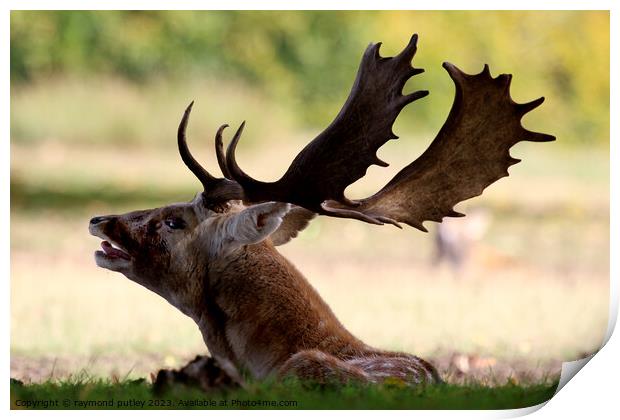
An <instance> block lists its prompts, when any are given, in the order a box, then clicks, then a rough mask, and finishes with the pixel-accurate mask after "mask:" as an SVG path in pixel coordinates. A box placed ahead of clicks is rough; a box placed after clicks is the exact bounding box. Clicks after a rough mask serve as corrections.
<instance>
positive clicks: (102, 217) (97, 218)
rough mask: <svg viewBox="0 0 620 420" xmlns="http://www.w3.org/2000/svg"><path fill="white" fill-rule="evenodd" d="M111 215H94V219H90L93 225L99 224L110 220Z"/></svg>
mask: <svg viewBox="0 0 620 420" xmlns="http://www.w3.org/2000/svg"><path fill="white" fill-rule="evenodd" d="M108 219H109V217H107V216H97V217H93V218H92V219H90V224H91V225H97V224H99V223H101V222H103V221H105V220H108Z"/></svg>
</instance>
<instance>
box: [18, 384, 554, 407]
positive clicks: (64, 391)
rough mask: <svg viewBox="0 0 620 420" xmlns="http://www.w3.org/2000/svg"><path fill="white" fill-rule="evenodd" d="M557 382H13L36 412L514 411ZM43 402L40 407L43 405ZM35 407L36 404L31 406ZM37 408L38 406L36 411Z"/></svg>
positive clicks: (22, 402)
mask: <svg viewBox="0 0 620 420" xmlns="http://www.w3.org/2000/svg"><path fill="white" fill-rule="evenodd" d="M556 388H557V383H556V382H552V381H546V382H544V383H539V384H531V385H517V384H514V383H506V384H505V385H502V386H498V387H487V386H483V385H479V384H469V385H450V384H442V385H434V386H426V387H420V388H415V389H412V388H408V387H406V386H403V385H401V384H399V383H397V382H394V383H390V384H384V385H373V386H360V385H347V386H327V387H326V386H320V385H312V384H304V383H299V382H296V381H286V382H284V383H250V384H248V385H247V387H246V389H235V390H227V391H213V392H208V393H206V394H205V393H203V392H202V391H200V390H198V389H192V388H187V387H185V386H178V387H174V388H171V389H168V390H166V391H164V392H163V393H155V392H154V391H153V388H152V386H151V385H150V384H148V383H146V382H145V381H143V380H133V381H120V382H113V381H109V380H87V381H82V380H68V381H63V382H53V381H48V382H44V383H40V384H33V385H21V384H18V383H11V408H12V409H23V408H35V409H84V408H90V409H131V408H136V409H422V410H435V409H444V410H446V409H482V410H486V409H495V410H501V409H512V408H522V407H530V406H533V405H537V404H540V403H542V402H545V401H547V400H549V399H550V398H551V397H552V396H553V394H554V393H555V389H556ZM37 401H38V403H37ZM26 404H29V405H30V406H28V405H26ZM34 404H37V406H36V407H33V405H34Z"/></svg>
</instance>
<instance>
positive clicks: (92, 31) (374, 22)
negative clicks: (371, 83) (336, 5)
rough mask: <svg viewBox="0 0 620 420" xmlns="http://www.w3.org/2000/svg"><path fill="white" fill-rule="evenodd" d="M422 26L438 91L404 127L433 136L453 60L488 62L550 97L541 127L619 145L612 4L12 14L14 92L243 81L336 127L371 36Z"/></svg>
mask: <svg viewBox="0 0 620 420" xmlns="http://www.w3.org/2000/svg"><path fill="white" fill-rule="evenodd" d="M413 32H417V33H419V34H420V42H419V52H418V55H417V57H416V59H415V60H416V66H418V67H423V68H425V69H426V71H427V73H426V74H424V75H422V76H418V77H416V78H414V81H413V82H410V84H409V85H410V86H412V88H413V86H415V88H424V89H429V90H430V91H431V93H432V94H433V96H432V97H431V99H428V100H425V101H424V103H423V104H422V103H420V104H416V105H415V112H411V111H406V112H405V114H407V118H406V121H407V122H404V123H403V124H405V126H408V125H411V126H415V127H417V129H418V131H419V130H420V129H421V130H422V131H424V132H435V131H436V130H437V129H438V128H439V126H440V125H441V123H442V122H443V120H444V119H445V116H446V115H447V113H448V109H449V104H450V102H451V100H452V89H453V88H452V85H451V82H450V81H449V78H448V77H447V75H446V74H445V72H444V71H443V69H441V68H440V64H441V63H442V62H443V61H451V62H454V63H455V64H457V65H459V66H460V67H462V68H463V69H465V70H466V71H468V72H472V73H473V72H478V71H479V70H480V69H481V68H482V64H483V63H489V64H490V66H491V70H492V72H493V73H494V74H498V73H501V72H512V73H514V74H515V79H514V82H513V86H514V87H513V96H514V97H515V98H516V99H517V100H519V101H527V100H531V99H534V98H535V97H537V96H540V95H544V96H546V97H547V98H548V103H547V104H545V106H544V107H543V108H542V110H541V111H537V112H536V113H535V115H534V116H532V117H528V119H530V118H531V120H532V122H531V125H532V126H534V127H535V129H538V127H542V128H540V130H544V131H547V132H551V133H554V134H556V135H557V136H558V138H559V140H560V141H561V142H563V143H564V142H566V143H586V144H593V143H596V144H602V145H604V144H607V143H608V141H609V132H608V129H609V13H608V12H591V11H578V12H564V11H540V12H526V11H519V12H456V11H455V12H431V11H424V12H409V11H408V12H398V11H381V12H319V11H313V12H300V11H299V12H298V11H286V12H284V11H269V12H266V11H253V12H243V11H233V12H231V11H212V12H184V11H149V12H134V11H90V12H88V11H14V12H12V13H11V80H12V83H13V92H15V91H19V89H20V88H21V87H22V86H24V84H26V83H31V82H33V81H37V80H42V79H45V78H49V77H52V76H53V77H58V76H62V77H78V78H81V79H84V80H93V79H94V77H95V76H100V75H106V76H109V75H113V76H121V77H123V78H126V79H128V80H131V81H133V82H136V83H140V84H145V83H149V82H151V81H152V80H154V79H162V78H165V79H177V80H178V79H185V80H186V79H188V78H198V77H203V78H204V77H207V76H208V77H210V78H215V79H218V78H223V79H234V80H239V81H243V83H244V84H247V85H249V86H250V88H252V89H255V90H258V91H259V92H261V93H263V94H264V95H265V96H266V98H268V99H269V100H272V101H277V102H279V103H281V104H283V105H284V106H286V107H288V108H289V109H290V110H291V112H292V113H293V114H294V115H295V116H296V118H297V119H298V121H299V122H300V123H302V124H304V125H306V126H325V124H326V123H327V122H328V121H329V120H330V119H331V118H333V116H334V115H335V114H336V112H337V111H338V109H339V107H340V106H341V104H342V102H343V99H344V97H345V96H346V94H347V92H348V90H349V89H350V85H351V82H352V79H353V77H354V74H355V70H356V68H357V64H358V62H359V59H360V56H361V53H362V51H363V49H364V48H365V47H366V45H367V44H368V43H369V42H370V41H378V40H382V41H383V42H384V46H383V47H382V53H383V54H384V55H391V54H394V53H396V52H398V50H399V49H401V48H402V47H403V46H404V45H405V44H406V42H407V40H408V38H409V36H410V35H411V34H412V33H413ZM399 124H400V122H399Z"/></svg>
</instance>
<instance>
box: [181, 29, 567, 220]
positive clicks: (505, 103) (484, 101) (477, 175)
mask: <svg viewBox="0 0 620 420" xmlns="http://www.w3.org/2000/svg"><path fill="white" fill-rule="evenodd" d="M416 44H417V35H413V36H412V38H411V40H410V42H409V44H408V45H407V47H405V49H404V50H403V51H402V52H401V53H400V54H399V55H397V56H395V57H390V58H386V57H381V56H380V55H379V48H380V46H381V43H377V44H371V45H370V46H369V47H368V48H367V49H366V52H365V53H364V56H363V58H362V62H361V64H360V68H359V70H358V73H357V77H356V79H355V82H354V84H353V88H352V89H351V93H350V94H349V97H348V99H347V101H346V103H345V104H344V106H343V108H342V110H341V111H340V113H339V114H338V116H337V117H336V119H335V120H334V121H333V122H332V123H331V124H330V125H329V127H327V129H325V131H323V132H322V133H321V134H320V135H319V136H318V137H317V138H315V139H314V140H313V141H312V142H310V143H309V144H308V145H307V146H306V147H305V148H304V149H303V150H302V151H301V152H300V153H299V154H298V155H297V157H296V158H295V159H294V160H293V162H292V163H291V165H290V167H289V168H288V170H287V171H286V173H285V174H284V175H283V176H282V178H280V179H279V180H278V181H275V182H270V183H266V182H261V181H257V180H255V179H253V178H251V177H250V176H249V175H247V174H246V173H245V172H243V170H241V168H240V167H239V165H238V164H237V162H236V160H235V150H236V147H237V144H238V142H239V138H240V136H241V133H242V132H243V128H244V125H245V123H243V124H242V125H241V126H240V127H239V129H238V130H237V132H236V134H235V136H234V137H233V140H232V141H231V143H230V145H229V147H228V150H227V152H226V156H225V157H224V152H223V145H222V140H221V135H222V130H223V129H224V128H225V126H222V127H221V128H220V130H219V131H218V135H217V136H216V153H217V156H218V162H219V164H220V168H221V169H222V172H223V173H224V176H225V177H226V178H228V179H229V180H234V181H236V183H238V185H239V186H240V187H241V189H242V190H243V194H242V195H239V196H238V197H237V198H243V199H244V201H247V202H262V201H281V202H287V203H292V204H296V205H298V206H301V207H304V208H306V209H308V210H311V211H313V212H316V213H319V214H322V215H327V216H335V217H344V218H354V219H359V220H363V221H366V222H369V223H374V224H383V223H392V224H394V225H396V226H399V223H401V222H402V223H406V224H409V225H411V226H413V227H416V228H418V229H420V230H424V231H426V229H425V228H424V226H423V225H422V223H423V222H424V221H427V220H431V221H437V222H440V221H441V220H442V218H443V217H446V216H451V217H458V216H462V214H460V213H457V212H455V211H454V210H453V207H454V206H455V205H456V204H457V203H459V202H460V201H463V200H466V199H468V198H471V197H474V196H477V195H480V194H481V193H482V191H483V190H484V189H485V188H486V187H487V186H488V185H490V184H491V183H493V182H495V181H497V180H498V179H500V178H502V177H505V176H507V175H508V168H509V167H510V166H511V165H513V164H515V163H517V162H519V160H518V159H514V158H512V157H511V156H510V153H509V149H510V148H511V147H512V146H513V145H514V144H516V143H517V142H519V141H523V140H525V141H551V140H554V139H555V137H553V136H550V135H548V134H542V133H535V132H531V131H528V130H526V129H524V128H523V127H522V126H521V123H520V121H521V118H522V117H523V115H525V114H526V113H527V112H529V111H531V110H532V109H534V108H536V107H537V106H539V105H540V104H541V103H542V102H543V100H544V98H539V99H537V100H535V101H532V102H529V103H526V104H517V103H515V102H514V101H513V100H512V99H511V98H510V93H509V86H510V80H511V76H510V75H505V74H502V75H500V76H498V77H497V78H495V79H493V78H492V77H491V75H490V73H489V68H488V66H485V67H484V70H483V71H482V72H481V73H480V74H477V75H468V74H465V73H463V72H462V71H460V70H459V69H458V68H456V66H454V65H452V64H449V63H444V68H445V69H446V70H447V71H448V74H449V75H450V77H451V78H452V80H453V81H454V83H455V86H456V95H455V99H454V103H453V105H452V109H451V111H450V114H449V116H448V119H447V120H446V122H445V123H444V125H443V127H442V128H441V130H440V132H439V134H438V135H437V137H436V138H435V140H434V141H433V142H432V143H431V145H430V146H429V148H428V149H427V150H426V151H425V152H424V153H423V154H422V155H421V156H420V157H419V158H418V159H416V160H415V161H414V162H412V163H411V164H409V165H408V166H407V167H405V168H404V169H403V170H401V171H400V172H399V173H398V174H397V175H396V176H395V177H394V178H393V179H392V180H391V181H390V182H389V183H388V184H387V185H386V186H385V187H383V188H382V189H381V190H380V191H379V192H378V193H376V194H374V195H373V196H371V197H368V198H365V199H363V200H358V201H353V200H349V199H347V198H346V197H345V196H344V190H345V189H346V188H347V187H348V186H349V185H350V184H352V183H354V182H355V181H357V180H358V179H360V178H361V177H363V176H364V175H365V174H366V171H367V169H368V167H369V166H370V165H372V164H376V165H380V166H387V163H385V162H382V161H381V160H380V159H379V158H378V157H377V155H376V153H377V150H378V149H379V148H380V147H381V146H382V145H384V144H385V143H386V142H387V141H388V140H390V139H396V138H398V137H397V136H396V135H395V134H394V133H393V132H392V125H393V124H394V121H395V120H396V118H397V116H398V114H399V113H400V111H401V110H402V109H403V108H404V107H405V106H406V105H407V104H409V103H411V102H413V101H415V100H417V99H420V98H422V97H424V96H426V95H427V94H428V92H427V91H417V92H414V93H412V94H409V95H403V94H402V89H403V87H404V85H405V83H406V82H407V80H408V79H409V78H411V77H412V76H414V75H416V74H419V73H421V72H423V70H421V69H416V68H413V67H412V66H411V60H412V59H413V57H414V55H415V52H416ZM187 116H188V112H187V111H186V115H185V116H184V121H185V125H186V123H187V121H186V120H187ZM181 125H182V126H184V123H183V121H182V123H181ZM179 133H181V127H180V128H179ZM179 136H181V134H179ZM183 138H184V133H183ZM180 144H181V143H180ZM184 160H185V158H184ZM205 172H206V171H205ZM222 182H224V179H221V180H220V184H221V183H222ZM203 184H204V183H203ZM218 187H220V185H218ZM225 187H226V188H225V189H226V190H227V191H228V190H229V191H233V190H234V193H239V190H238V189H235V188H234V187H233V186H232V185H230V184H226V185H225ZM219 189H220V190H221V187H220V188H219ZM205 195H206V196H207V197H210V196H211V193H210V192H209V191H207V187H206V186H205ZM219 195H220V196H221V195H222V194H221V193H220V194H219ZM233 195H234V194H233Z"/></svg>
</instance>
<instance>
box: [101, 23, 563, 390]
mask: <svg viewBox="0 0 620 420" xmlns="http://www.w3.org/2000/svg"><path fill="white" fill-rule="evenodd" d="M380 45H381V43H377V44H370V45H369V46H368V48H367V49H366V51H365V53H364V54H363V57H362V61H361V64H360V67H359V70H358V72H357V76H356V79H355V82H354V84H353V88H352V90H351V92H350V94H349V97H348V99H347V101H346V103H345V104H344V106H343V108H342V110H341V111H340V113H339V114H338V115H337V116H336V118H335V120H334V121H333V122H332V123H331V124H330V125H329V126H328V127H327V128H326V129H325V130H324V131H323V132H322V133H321V134H319V136H318V137H316V138H315V139H314V140H312V141H311V142H310V143H309V144H308V145H307V146H306V147H305V148H304V149H303V150H302V151H301V152H300V153H299V154H298V155H297V157H296V158H295V159H294V160H293V162H292V163H291V165H290V167H289V169H288V170H287V171H286V173H285V174H284V175H283V176H282V177H281V178H280V179H279V180H278V181H275V182H260V181H257V180H255V179H253V178H251V177H250V176H249V175H247V174H246V173H245V172H244V171H243V170H242V169H241V168H240V167H239V166H238V164H237V162H236V159H235V150H236V148H237V145H238V142H239V138H240V137H241V133H242V131H243V127H244V125H245V122H244V123H242V124H241V126H240V127H239V129H238V130H237V131H236V134H235V135H234V137H233V139H232V141H231V143H230V145H229V146H228V149H227V151H226V152H224V147H223V141H222V134H223V130H224V129H225V128H226V127H227V125H224V126H222V127H221V128H220V129H219V130H218V132H217V134H216V137H215V152H216V155H217V159H218V163H219V166H220V169H221V171H222V173H223V175H224V177H223V178H217V177H214V176H212V175H211V174H210V173H209V172H207V170H205V169H204V168H203V167H202V166H201V165H200V164H199V163H198V162H197V161H196V160H195V159H194V157H193V156H192V155H191V153H190V151H189V149H188V146H187V143H186V135H185V132H186V127H187V124H188V119H189V115H190V111H191V109H192V105H193V102H192V104H190V105H189V107H188V108H187V109H186V111H185V113H184V115H183V118H182V120H181V123H180V125H179V128H178V133H177V141H178V149H179V152H180V155H181V158H182V160H183V162H184V163H185V165H186V166H187V167H188V168H189V169H190V170H191V171H192V172H193V174H194V175H195V176H196V177H197V178H198V179H199V180H200V182H201V183H202V186H203V189H204V191H202V192H200V193H198V194H197V195H196V197H195V198H194V199H193V200H192V201H190V202H188V203H180V204H171V205H168V206H165V207H161V208H156V209H152V210H142V211H134V212H131V213H127V214H122V215H111V216H103V217H95V218H93V219H91V220H90V226H89V230H90V233H91V234H93V235H95V236H98V237H100V238H102V239H103V240H104V241H103V242H102V244H101V247H102V250H99V251H96V252H95V261H96V263H97V265H98V266H100V267H103V268H107V269H109V270H112V271H117V272H120V273H122V274H124V275H125V276H126V277H128V278H129V279H131V280H133V281H135V282H136V283H138V284H140V285H142V286H144V287H146V288H147V289H149V290H151V291H153V292H155V293H157V294H158V295H160V296H161V297H163V298H164V299H166V300H167V301H168V302H170V303H171V304H172V305H174V306H175V307H176V308H178V309H179V310H181V311H182V312H183V313H184V314H186V315H188V316H189V317H191V318H192V319H193V320H194V321H195V322H196V324H197V325H198V327H199V328H200V331H201V332H202V335H203V338H204V341H205V344H206V346H207V348H208V350H209V353H210V354H211V356H212V357H213V358H214V359H215V361H217V362H218V364H219V365H220V366H221V367H222V368H223V369H224V370H225V372H227V373H228V374H230V375H231V376H236V377H238V372H246V373H247V374H249V375H251V376H252V377H253V378H256V379H259V380H260V379H264V378H267V377H285V376H289V375H291V376H297V377H300V378H303V379H312V380H315V381H320V382H327V381H332V380H333V381H336V382H346V381H350V380H353V381H362V382H367V383H376V382H382V381H384V380H385V379H386V378H396V379H397V380H402V381H404V382H405V383H407V384H412V385H413V384H420V383H434V382H438V381H440V378H439V375H438V373H437V371H436V369H435V368H434V367H433V366H432V365H431V364H430V363H427V362H425V361H424V360H422V359H420V358H418V357H416V356H413V355H410V354H406V353H400V352H392V351H384V350H379V349H376V348H373V347H371V346H369V345H367V344H365V343H363V342H362V341H360V340H359V339H357V338H356V337H354V336H353V335H352V334H351V333H350V332H349V331H347V329H346V328H345V327H344V326H343V325H342V324H341V323H340V322H339V321H338V319H337V318H336V317H335V316H334V314H333V312H332V311H331V310H330V308H329V306H328V305H327V304H326V303H325V302H324V301H323V299H321V297H320V296H319V294H318V293H317V292H316V291H315V289H314V288H313V287H312V286H311V285H310V283H308V281H307V280H306V279H305V278H304V276H303V275H302V274H301V273H300V272H299V271H297V269H296V268H295V267H294V266H293V265H292V264H291V263H290V262H289V261H287V260H286V259H285V258H284V257H283V256H282V255H281V254H280V253H278V251H277V250H276V247H277V246H279V245H282V244H284V243H286V242H287V241H289V240H290V239H291V238H294V237H295V236H296V235H297V233H298V232H299V231H301V230H302V229H304V228H305V227H306V225H307V224H308V223H309V221H310V220H311V219H312V218H313V217H314V216H315V215H322V216H331V217H340V218H353V219H358V220H361V221H364V222H368V223H373V224H377V225H382V224H385V223H389V224H393V225H395V226H398V227H400V223H405V224H408V225H410V226H412V227H415V228H417V229H419V230H422V231H426V229H425V227H424V226H423V224H422V223H423V222H424V221H435V222H441V220H442V219H443V218H444V217H446V216H450V217H459V216H463V215H462V214H460V213H457V212H456V211H454V210H453V206H454V205H456V204H457V203H459V202H461V201H463V200H466V199H468V198H471V197H474V196H477V195H480V194H481V193H482V191H483V189H484V188H486V187H487V186H488V185H490V184H491V183H493V182H495V181H497V180H498V179H500V178H502V177H505V176H508V168H509V167H510V166H511V165H513V164H515V163H517V162H519V160H518V159H515V158H513V157H511V156H510V153H509V149H510V148H511V147H512V146H513V145H514V144H516V143H517V142H519V141H523V140H525V141H534V142H544V141H551V140H554V139H555V138H554V137H553V136H551V135H548V134H542V133H536V132H532V131H529V130H526V129H525V128H523V127H522V126H521V123H520V120H521V118H522V117H523V116H524V115H525V114H526V113H527V112H529V111H531V110H533V109H534V108H536V107H538V106H539V105H540V104H541V103H542V102H543V100H544V98H539V99H536V100H534V101H532V102H529V103H525V104H518V103H515V102H514V101H513V100H512V99H511V97H510V94H509V86H510V80H511V76H510V75H506V74H501V75H499V76H498V77H496V78H492V77H491V75H490V72H489V67H488V66H487V65H485V66H484V69H483V71H482V72H481V73H479V74H476V75H469V74H466V73H464V72H462V71H461V70H459V69H458V68H457V67H456V66H454V65H453V64H450V63H447V62H446V63H444V64H443V67H444V68H445V69H446V71H447V72H448V74H449V76H450V77H451V79H452V80H453V82H454V84H455V87H456V94H455V99H454V103H453V105H452V109H451V111H450V114H449V116H448V118H447V121H446V122H445V123H444V125H443V127H442V128H441V130H440V132H439V134H438V135H437V137H436V138H435V140H434V141H433V142H432V143H431V144H430V146H429V147H428V149H427V150H426V151H425V152H424V153H423V154H422V155H421V156H420V157H418V158H417V159H416V160H414V161H413V162H412V163H410V164H409V165H408V166H406V167H405V168H404V169H402V170H401V171H400V172H399V173H398V174H397V175H396V176H395V177H394V178H393V179H392V180H391V181H390V182H389V183H387V184H386V185H385V187H383V188H382V189H381V190H380V191H379V192H377V193H376V194H374V195H372V196H371V197H368V198H365V199H362V200H350V199H348V198H346V197H345V196H344V190H345V188H346V187H347V186H349V185H350V184H352V183H353V182H355V181H356V180H358V179H360V178H361V177H363V176H364V175H365V173H366V170H367V169H368V167H369V166H370V165H371V164H376V165H379V166H387V163H385V162H383V161H381V160H380V159H379V158H378V157H377V156H376V152H377V150H378V149H379V148H380V147H381V146H382V145H383V144H385V143H386V142H387V141H388V140H390V139H396V138H397V136H396V135H395V134H394V133H393V132H392V125H393V123H394V121H395V120H396V118H397V116H398V114H399V113H400V111H401V110H402V109H403V108H404V107H405V106H406V105H407V104H409V103H411V102H413V101H415V100H418V99H420V98H423V97H425V96H426V95H427V94H428V91H416V92H413V93H411V94H406V95H403V93H402V89H403V87H404V85H405V82H407V80H409V79H410V78H411V77H412V76H414V75H416V74H419V73H422V72H423V70H422V69H418V68H414V67H412V65H411V62H412V59H413V57H414V54H415V53H416V50H417V35H413V36H412V37H411V40H410V42H409V43H408V45H407V46H406V47H405V49H404V50H403V51H402V52H401V53H400V54H398V55H397V56H395V57H382V56H381V55H380V54H379V48H380ZM201 363H202V364H205V362H204V360H201V359H200V358H199V359H197V360H196V361H195V363H194V365H190V366H188V367H187V368H186V369H185V370H184V371H183V372H181V373H182V374H186V373H187V372H190V374H191V372H195V373H194V374H196V375H199V374H200V372H201V370H200V366H198V365H199V364H201ZM207 364H208V363H207ZM196 372H198V373H196Z"/></svg>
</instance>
